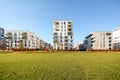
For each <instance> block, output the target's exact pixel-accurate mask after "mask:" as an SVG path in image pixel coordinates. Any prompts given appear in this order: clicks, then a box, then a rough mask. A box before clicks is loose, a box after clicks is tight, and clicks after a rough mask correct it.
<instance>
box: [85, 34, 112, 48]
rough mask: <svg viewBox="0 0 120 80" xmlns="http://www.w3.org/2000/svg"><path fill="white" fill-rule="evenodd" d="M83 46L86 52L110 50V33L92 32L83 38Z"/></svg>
mask: <svg viewBox="0 0 120 80" xmlns="http://www.w3.org/2000/svg"><path fill="white" fill-rule="evenodd" d="M84 45H85V47H86V49H87V50H91V49H92V50H111V49H112V32H92V33H91V34H89V35H88V36H86V37H85V40H84Z"/></svg>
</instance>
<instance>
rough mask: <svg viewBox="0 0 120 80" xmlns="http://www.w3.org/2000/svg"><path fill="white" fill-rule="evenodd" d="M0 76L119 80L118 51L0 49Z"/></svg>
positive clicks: (24, 79)
mask: <svg viewBox="0 0 120 80" xmlns="http://www.w3.org/2000/svg"><path fill="white" fill-rule="evenodd" d="M20 53H21V54H20ZM0 80H120V52H58V53H57V52H0Z"/></svg>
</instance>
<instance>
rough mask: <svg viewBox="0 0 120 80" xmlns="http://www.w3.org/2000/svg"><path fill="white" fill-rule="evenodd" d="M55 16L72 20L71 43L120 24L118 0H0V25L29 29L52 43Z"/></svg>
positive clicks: (8, 27)
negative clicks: (72, 40)
mask: <svg viewBox="0 0 120 80" xmlns="http://www.w3.org/2000/svg"><path fill="white" fill-rule="evenodd" d="M54 20H72V21H73V37H74V43H76V42H79V41H83V40H84V37H85V36H87V35H88V34H90V33H91V32H94V31H113V30H114V29H115V28H117V27H120V0H0V27H3V28H4V29H5V30H28V31H31V32H33V33H35V34H36V35H38V36H39V37H40V38H41V39H43V40H44V41H46V42H48V43H52V31H53V21H54Z"/></svg>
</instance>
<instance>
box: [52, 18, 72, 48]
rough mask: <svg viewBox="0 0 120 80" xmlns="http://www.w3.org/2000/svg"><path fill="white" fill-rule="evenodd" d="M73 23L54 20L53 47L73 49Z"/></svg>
mask: <svg viewBox="0 0 120 80" xmlns="http://www.w3.org/2000/svg"><path fill="white" fill-rule="evenodd" d="M72 26H73V23H72V21H69V20H66V21H59V20H58V21H54V22H53V49H55V50H71V49H73V27H72Z"/></svg>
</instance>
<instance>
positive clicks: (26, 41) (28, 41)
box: [6, 30, 40, 50]
mask: <svg viewBox="0 0 120 80" xmlns="http://www.w3.org/2000/svg"><path fill="white" fill-rule="evenodd" d="M6 44H7V49H31V50H34V49H40V45H39V44H40V40H39V37H38V36H36V35H35V34H34V33H32V32H30V31H23V30H9V31H7V34H6Z"/></svg>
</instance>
